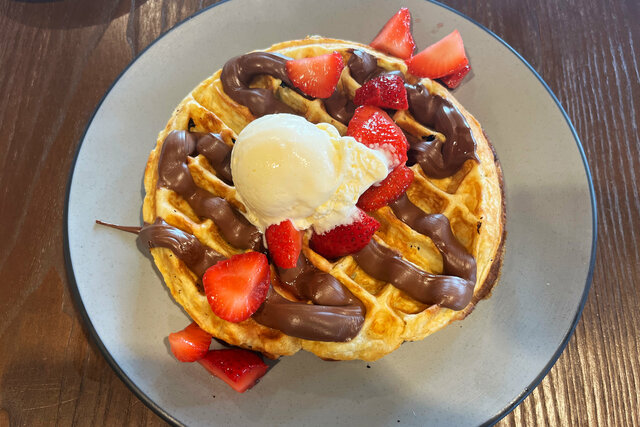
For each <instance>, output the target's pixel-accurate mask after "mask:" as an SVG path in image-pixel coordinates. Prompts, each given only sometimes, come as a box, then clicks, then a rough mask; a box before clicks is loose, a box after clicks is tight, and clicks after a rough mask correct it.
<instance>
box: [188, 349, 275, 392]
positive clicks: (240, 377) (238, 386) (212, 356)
mask: <svg viewBox="0 0 640 427" xmlns="http://www.w3.org/2000/svg"><path fill="white" fill-rule="evenodd" d="M198 363H200V364H201V365H202V366H203V367H204V368H205V369H206V370H207V371H209V373H211V374H212V375H215V376H216V377H218V378H220V379H221V380H222V381H224V382H226V383H227V384H229V385H230V386H231V387H232V388H233V389H234V390H235V391H237V392H238V393H244V392H245V391H247V390H248V389H250V388H251V387H253V386H254V385H255V384H256V383H257V382H258V380H259V379H260V378H262V377H263V376H264V374H265V373H266V372H267V370H268V369H269V367H268V366H267V365H266V364H265V363H264V362H263V361H262V359H261V358H260V356H258V355H257V354H256V353H254V352H252V351H248V350H243V349H240V348H229V349H223V350H211V351H210V352H208V353H207V355H206V356H204V358H202V359H200V360H198Z"/></svg>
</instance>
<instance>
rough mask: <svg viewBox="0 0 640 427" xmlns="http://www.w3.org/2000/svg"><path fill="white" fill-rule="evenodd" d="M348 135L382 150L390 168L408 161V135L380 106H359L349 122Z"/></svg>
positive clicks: (368, 145) (374, 148)
mask: <svg viewBox="0 0 640 427" xmlns="http://www.w3.org/2000/svg"><path fill="white" fill-rule="evenodd" d="M347 135H349V136H352V137H354V138H355V140H356V141H358V142H361V143H362V144H364V145H366V146H367V147H369V148H371V149H373V150H378V151H380V152H382V153H383V154H384V155H385V156H386V157H387V159H388V160H389V169H394V168H395V167H397V166H399V165H401V164H404V163H405V162H406V161H407V150H408V149H409V144H408V143H407V137H406V136H404V133H402V130H401V129H400V128H399V127H398V125H397V124H396V123H395V122H394V121H393V119H391V117H389V115H388V114H387V113H385V112H384V111H383V110H381V109H380V108H378V107H374V106H371V105H363V106H361V107H358V108H357V109H356V112H355V113H354V115H353V118H352V119H351V121H350V122H349V127H348V129H347Z"/></svg>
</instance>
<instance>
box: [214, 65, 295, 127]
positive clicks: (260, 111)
mask: <svg viewBox="0 0 640 427" xmlns="http://www.w3.org/2000/svg"><path fill="white" fill-rule="evenodd" d="M290 59H291V58H287V57H286V56H284V55H280V54H277V53H269V52H251V53H247V54H245V55H240V56H236V57H235V58H232V59H230V60H229V61H227V63H226V64H224V67H223V68H222V74H221V75H220V81H221V82H222V87H223V88H224V92H225V93H226V94H227V95H229V97H230V98H231V99H233V100H234V101H236V102H237V103H239V104H242V105H244V106H246V107H247V108H249V111H251V114H253V115H254V116H256V117H262V116H264V115H266V114H275V113H290V114H295V111H293V109H292V108H291V107H289V106H288V105H287V104H285V103H284V102H282V101H280V100H279V99H277V98H276V96H275V94H274V93H273V92H272V91H271V90H269V89H264V88H250V87H249V85H250V84H251V81H252V80H253V78H254V77H256V76H259V75H263V74H267V75H270V76H273V77H275V78H278V79H280V80H281V81H282V82H283V83H284V84H285V85H287V86H289V87H293V84H292V83H291V80H289V75H288V74H287V68H286V64H287V61H288V60H290Z"/></svg>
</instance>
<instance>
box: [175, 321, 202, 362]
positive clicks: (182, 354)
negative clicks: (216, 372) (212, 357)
mask: <svg viewBox="0 0 640 427" xmlns="http://www.w3.org/2000/svg"><path fill="white" fill-rule="evenodd" d="M169 345H170V346H171V352H172V353H173V355H174V356H175V357H176V359H178V360H179V361H181V362H195V361H196V360H199V359H202V358H203V357H204V355H205V354H207V352H208V351H209V346H210V345H211V335H209V334H208V333H207V332H205V331H203V330H202V329H200V326H198V324H197V323H195V322H192V323H191V324H190V325H189V326H187V327H186V328H184V329H183V330H181V331H179V332H174V333H172V334H169Z"/></svg>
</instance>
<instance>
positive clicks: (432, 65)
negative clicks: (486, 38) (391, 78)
mask: <svg viewBox="0 0 640 427" xmlns="http://www.w3.org/2000/svg"><path fill="white" fill-rule="evenodd" d="M406 63H407V67H408V68H409V72H410V73H411V74H413V75H414V76H418V77H428V78H430V79H439V78H440V77H444V76H447V75H449V74H452V73H454V72H455V71H457V70H460V69H461V68H463V67H464V66H465V65H467V64H468V63H469V60H468V59H467V55H466V53H465V51H464V44H463V43H462V37H461V36H460V33H459V32H458V30H455V31H454V32H452V33H451V34H449V35H448V36H446V37H444V38H443V39H442V40H440V41H438V42H436V43H434V44H432V45H431V46H429V47H428V48H426V49H425V50H423V51H422V52H420V53H418V54H417V55H415V56H412V57H411V58H410V59H408V60H407V61H406Z"/></svg>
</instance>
